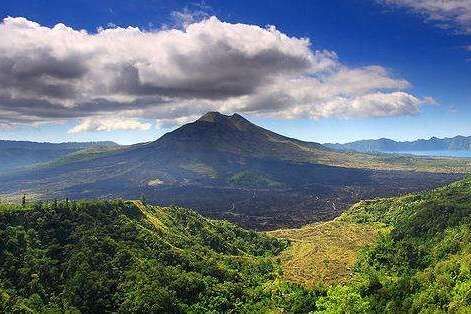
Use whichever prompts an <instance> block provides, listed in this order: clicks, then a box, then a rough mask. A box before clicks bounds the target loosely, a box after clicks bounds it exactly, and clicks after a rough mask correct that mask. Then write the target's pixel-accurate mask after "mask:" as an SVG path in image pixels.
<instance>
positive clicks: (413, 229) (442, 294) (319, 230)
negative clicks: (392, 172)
mask: <svg viewBox="0 0 471 314" xmlns="http://www.w3.org/2000/svg"><path fill="white" fill-rule="evenodd" d="M272 234H273V235H276V236H278V237H281V238H289V239H292V241H293V245H292V246H291V247H290V248H289V249H288V250H287V251H285V252H284V253H283V259H282V261H283V262H282V263H283V268H284V276H285V278H286V279H288V280H291V281H295V282H299V283H302V284H304V285H306V286H311V287H316V286H318V285H322V284H327V285H330V286H331V288H330V289H329V290H328V292H327V295H326V296H323V297H321V298H320V299H319V300H318V301H317V306H318V309H323V310H326V311H327V312H342V311H345V310H346V309H349V310H350V311H353V312H354V311H355V310H357V311H358V312H373V313H384V312H389V313H403V312H410V313H419V312H421V313H422V312H426V313H445V312H451V313H468V312H469V311H471V294H470V293H471V272H470V269H471V245H470V243H471V179H469V178H468V179H465V180H463V181H459V182H456V183H453V184H451V185H449V186H446V187H442V188H438V189H436V190H433V191H429V192H423V193H420V194H413V195H406V196H402V197H395V198H386V199H377V200H370V201H362V202H360V203H358V204H356V205H354V206H353V207H351V208H350V209H349V210H347V211H346V212H345V213H343V214H342V215H341V216H340V217H339V218H337V219H336V220H334V221H331V222H327V223H324V224H317V225H311V226H306V227H304V228H301V229H292V230H280V231H275V232H273V233H272ZM338 283H340V284H338ZM337 284H338V285H337Z"/></svg>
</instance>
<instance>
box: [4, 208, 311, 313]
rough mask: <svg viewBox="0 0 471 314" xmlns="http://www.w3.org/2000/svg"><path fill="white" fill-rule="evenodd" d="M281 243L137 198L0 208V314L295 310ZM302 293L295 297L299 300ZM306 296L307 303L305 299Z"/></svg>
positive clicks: (296, 289)
mask: <svg viewBox="0 0 471 314" xmlns="http://www.w3.org/2000/svg"><path fill="white" fill-rule="evenodd" d="M285 247H286V242H284V241H279V240H276V239H274V238H270V237H267V236H265V235H262V234H258V233H255V232H253V231H246V230H243V229H241V228H238V227H236V226H234V225H232V224H230V223H227V222H222V221H214V220H208V219H205V218H203V217H201V216H199V215H198V214H196V213H194V212H193V211H191V210H188V209H184V208H178V207H158V206H147V205H144V204H142V203H140V202H123V201H107V202H92V201H80V202H65V201H61V202H50V203H34V204H29V205H27V206H26V207H25V208H22V207H20V206H13V205H5V204H4V205H0V312H65V311H80V312H83V313H90V312H95V313H103V312H139V313H157V312H166V313H169V312H171V313H181V312H208V311H214V312H223V311H224V312H227V311H237V312H253V311H260V310H262V309H264V310H269V309H271V310H275V309H277V310H282V309H285V310H287V311H295V310H296V309H297V310H302V309H303V307H311V306H312V298H311V297H309V295H310V293H309V292H308V291H307V290H305V289H302V288H300V287H297V286H296V285H292V284H288V283H283V282H281V281H280V279H279V266H278V264H277V262H276V260H275V259H274V256H275V255H276V254H278V253H279V252H280V251H281V250H282V249H283V248H285ZM301 297H302V298H301ZM309 302H311V304H310V303H309Z"/></svg>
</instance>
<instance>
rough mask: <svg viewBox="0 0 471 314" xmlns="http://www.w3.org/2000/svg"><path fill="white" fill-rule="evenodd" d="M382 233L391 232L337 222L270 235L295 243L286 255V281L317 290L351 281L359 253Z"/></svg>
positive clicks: (284, 258)
mask: <svg viewBox="0 0 471 314" xmlns="http://www.w3.org/2000/svg"><path fill="white" fill-rule="evenodd" d="M381 231H383V232H386V231H387V228H385V227H384V226H382V225H381V224H357V223H350V222H344V221H341V220H333V221H328V222H323V223H318V224H312V225H308V226H305V227H303V228H300V229H282V230H276V231H272V232H269V233H270V234H271V235H273V236H275V237H279V238H283V239H289V240H290V242H291V243H292V244H291V246H290V247H289V248H288V249H287V250H285V251H284V252H283V253H282V259H281V260H282V267H283V275H284V278H285V279H286V280H289V281H292V282H296V283H300V284H304V285H306V286H308V287H316V286H318V285H332V284H335V283H339V282H347V281H348V280H349V279H351V277H352V275H353V266H354V264H355V260H356V257H357V253H358V251H359V249H360V248H362V247H364V246H366V245H367V244H371V243H372V242H374V240H375V239H376V238H377V236H378V235H379V233H380V232H381Z"/></svg>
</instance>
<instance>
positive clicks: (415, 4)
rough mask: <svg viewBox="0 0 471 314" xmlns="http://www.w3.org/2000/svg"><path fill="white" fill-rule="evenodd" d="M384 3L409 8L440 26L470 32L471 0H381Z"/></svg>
mask: <svg viewBox="0 0 471 314" xmlns="http://www.w3.org/2000/svg"><path fill="white" fill-rule="evenodd" d="M383 1H384V2H385V3H386V4H392V5H398V6H403V7H407V8H410V9H412V10H414V11H415V12H417V13H419V14H423V15H424V16H426V17H427V18H428V19H430V20H433V21H438V22H439V23H440V24H439V25H441V26H442V27H450V26H457V27H459V28H460V29H461V30H462V31H464V32H465V33H471V1H469V0H383Z"/></svg>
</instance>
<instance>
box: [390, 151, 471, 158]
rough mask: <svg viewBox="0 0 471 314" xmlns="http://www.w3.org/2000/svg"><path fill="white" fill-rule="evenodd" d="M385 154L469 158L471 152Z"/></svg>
mask: <svg viewBox="0 0 471 314" xmlns="http://www.w3.org/2000/svg"><path fill="white" fill-rule="evenodd" d="M385 153H388V154H404V155H416V156H435V157H460V158H471V151H469V150H408V151H396V152H385Z"/></svg>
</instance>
